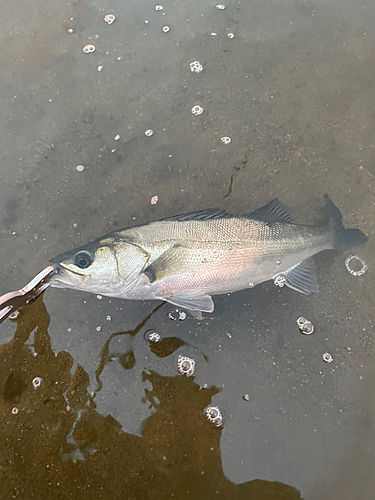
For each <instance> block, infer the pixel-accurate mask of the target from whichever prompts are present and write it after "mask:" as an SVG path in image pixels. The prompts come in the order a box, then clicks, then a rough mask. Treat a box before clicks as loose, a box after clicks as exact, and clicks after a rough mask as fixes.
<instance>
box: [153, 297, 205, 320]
mask: <svg viewBox="0 0 375 500" xmlns="http://www.w3.org/2000/svg"><path fill="white" fill-rule="evenodd" d="M162 299H163V300H166V301H167V302H169V303H170V304H174V305H175V306H178V307H183V308H184V309H187V310H188V311H189V312H191V313H192V314H193V311H203V312H209V313H211V312H212V311H213V310H214V301H213V300H212V297H211V295H207V294H206V293H205V294H200V295H193V294H191V295H174V296H173V297H162ZM193 316H195V315H194V314H193ZM197 319H202V316H201V315H200V317H199V318H197Z"/></svg>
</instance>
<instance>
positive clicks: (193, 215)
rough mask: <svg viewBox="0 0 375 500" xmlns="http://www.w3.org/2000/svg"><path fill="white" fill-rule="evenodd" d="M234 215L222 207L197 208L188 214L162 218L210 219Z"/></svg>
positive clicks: (170, 219)
mask: <svg viewBox="0 0 375 500" xmlns="http://www.w3.org/2000/svg"><path fill="white" fill-rule="evenodd" d="M231 217H233V215H230V214H228V212H226V211H225V210H221V209H220V208H209V209H208V210H196V211H195V212H188V213H186V214H180V215H174V216H172V217H166V218H165V219H161V220H163V221H167V220H169V221H172V220H175V221H186V220H210V219H229V218H231Z"/></svg>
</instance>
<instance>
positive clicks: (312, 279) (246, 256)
mask: <svg viewBox="0 0 375 500" xmlns="http://www.w3.org/2000/svg"><path fill="white" fill-rule="evenodd" d="M324 199H325V205H326V210H327V214H328V217H327V223H326V224H324V225H316V226H312V225H301V224H294V223H293V220H292V216H291V214H290V212H289V210H288V209H287V207H286V206H285V205H284V204H283V203H281V202H280V201H279V200H278V199H277V198H276V199H274V200H272V201H270V202H269V203H267V204H266V205H264V206H263V207H261V208H259V209H257V210H255V211H253V212H251V213H248V214H245V215H242V216H239V217H236V216H233V215H231V214H229V213H228V212H226V211H225V210H221V209H208V210H199V211H195V212H190V213H186V214H181V215H176V216H173V217H168V218H165V219H161V220H158V221H154V222H150V223H148V224H143V225H139V226H133V227H129V228H124V229H120V230H117V231H112V232H110V233H108V234H106V235H104V236H102V237H101V238H98V239H97V240H95V241H93V242H91V243H88V244H87V245H83V246H81V247H79V248H76V249H74V250H70V251H68V252H65V253H63V254H60V255H58V256H57V257H55V258H53V259H51V260H50V262H51V263H52V265H53V266H54V267H55V273H54V275H53V277H52V279H51V281H50V286H52V287H56V288H71V289H75V290H82V291H86V292H91V293H95V294H100V295H106V296H108V297H117V298H122V299H130V300H163V301H166V302H169V303H170V304H173V305H175V306H177V307H180V308H183V309H186V310H187V311H189V312H190V313H191V314H192V315H193V316H194V317H196V318H197V319H202V318H203V315H202V313H203V312H205V313H212V312H213V310H214V301H213V299H212V296H215V295H219V294H224V293H232V292H236V291H238V290H243V289H246V288H253V287H254V286H256V285H258V284H259V283H263V282H265V281H268V280H273V281H274V283H275V284H276V285H279V286H281V287H282V286H287V287H289V288H291V289H293V290H296V291H297V292H300V293H302V294H310V293H313V292H314V293H316V292H318V289H319V286H318V282H317V277H316V266H315V262H314V259H313V256H314V255H315V254H317V253H319V252H322V251H323V250H332V249H338V250H345V249H348V248H351V247H353V246H358V245H363V244H364V243H365V242H366V240H367V238H366V236H365V235H364V234H363V233H362V232H361V231H360V230H359V229H345V228H344V226H343V223H342V215H341V213H340V211H339V209H338V208H337V207H336V206H335V205H334V203H333V202H332V201H331V199H330V198H329V197H328V195H325V197H324Z"/></svg>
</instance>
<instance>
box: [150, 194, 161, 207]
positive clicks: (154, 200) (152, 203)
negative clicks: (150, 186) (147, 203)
mask: <svg viewBox="0 0 375 500" xmlns="http://www.w3.org/2000/svg"><path fill="white" fill-rule="evenodd" d="M158 201H159V197H158V195H157V194H156V195H155V196H153V197H152V198H151V205H156V204H157V202H158Z"/></svg>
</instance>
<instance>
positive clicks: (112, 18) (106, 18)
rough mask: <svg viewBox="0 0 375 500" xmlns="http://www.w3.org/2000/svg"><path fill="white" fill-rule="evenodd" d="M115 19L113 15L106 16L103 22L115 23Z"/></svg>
mask: <svg viewBox="0 0 375 500" xmlns="http://www.w3.org/2000/svg"><path fill="white" fill-rule="evenodd" d="M115 19H116V17H115V16H114V15H113V14H106V15H105V16H104V21H105V22H106V23H107V24H112V23H113V22H114V21H115Z"/></svg>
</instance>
